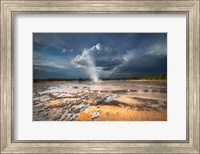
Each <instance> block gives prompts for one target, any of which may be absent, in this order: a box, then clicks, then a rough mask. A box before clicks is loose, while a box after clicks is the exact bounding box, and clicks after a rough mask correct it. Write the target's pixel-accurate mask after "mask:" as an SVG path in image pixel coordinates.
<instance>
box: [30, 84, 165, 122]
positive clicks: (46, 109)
mask: <svg viewBox="0 0 200 154" xmlns="http://www.w3.org/2000/svg"><path fill="white" fill-rule="evenodd" d="M160 83H162V84H160ZM163 83H166V81H157V80H156V81H151V82H150V81H123V82H118V81H105V82H102V83H99V84H95V83H91V82H81V83H80V82H73V83H69V82H40V83H34V89H33V120H34V121H166V120H167V88H166V84H165V85H163Z"/></svg>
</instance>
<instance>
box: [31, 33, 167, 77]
mask: <svg viewBox="0 0 200 154" xmlns="http://www.w3.org/2000/svg"><path fill="white" fill-rule="evenodd" d="M91 65H92V67H90V69H88V66H91ZM92 71H95V72H96V75H97V76H99V77H100V78H101V77H124V76H135V75H140V74H149V73H157V72H167V34H166V33H34V34H33V75H34V78H79V77H82V78H88V77H89V76H90V75H89V74H88V72H92Z"/></svg>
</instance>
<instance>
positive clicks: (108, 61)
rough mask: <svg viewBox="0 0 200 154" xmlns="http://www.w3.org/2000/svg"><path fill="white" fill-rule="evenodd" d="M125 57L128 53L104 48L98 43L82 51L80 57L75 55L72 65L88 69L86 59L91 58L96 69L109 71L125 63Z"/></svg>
mask: <svg viewBox="0 0 200 154" xmlns="http://www.w3.org/2000/svg"><path fill="white" fill-rule="evenodd" d="M127 56H128V53H127V52H126V51H120V50H117V49H111V48H108V47H104V46H103V45H101V44H100V43H98V44H96V45H94V46H92V47H91V48H89V49H84V50H83V52H82V54H81V55H77V56H76V57H75V58H74V59H73V60H72V63H73V64H75V65H78V66H83V67H88V65H89V64H88V58H91V60H92V61H94V63H95V66H96V67H99V68H101V69H102V70H106V71H111V70H113V69H115V68H116V67H118V66H120V65H122V64H123V63H124V62H126V61H127V58H126V57H127ZM131 58H132V57H131Z"/></svg>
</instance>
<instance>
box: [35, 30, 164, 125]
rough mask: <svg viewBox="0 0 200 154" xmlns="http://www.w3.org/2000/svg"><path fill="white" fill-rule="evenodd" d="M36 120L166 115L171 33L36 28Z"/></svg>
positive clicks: (160, 117)
mask: <svg viewBox="0 0 200 154" xmlns="http://www.w3.org/2000/svg"><path fill="white" fill-rule="evenodd" d="M33 121H167V33H33Z"/></svg>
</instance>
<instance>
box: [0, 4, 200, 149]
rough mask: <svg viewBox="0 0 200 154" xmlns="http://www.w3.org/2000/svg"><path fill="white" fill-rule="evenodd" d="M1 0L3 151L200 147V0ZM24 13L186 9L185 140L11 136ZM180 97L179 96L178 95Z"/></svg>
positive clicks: (130, 12) (148, 11)
mask: <svg viewBox="0 0 200 154" xmlns="http://www.w3.org/2000/svg"><path fill="white" fill-rule="evenodd" d="M0 2H1V33H0V35H1V45H0V46H1V49H0V50H1V52H0V57H1V65H0V67H1V68H0V72H1V73H0V79H1V83H0V91H1V94H0V100H1V105H0V106H1V107H0V108H1V118H0V119H1V130H0V134H1V153H200V146H199V145H200V138H199V132H200V129H199V128H200V127H199V124H200V123H199V107H200V106H199V92H200V91H199V89H200V85H199V78H200V76H199V75H200V73H199V71H200V67H199V66H200V65H199V55H200V52H199V41H200V40H199V34H200V33H199V28H200V25H199V21H200V20H199V14H200V9H199V4H200V1H199V0H184V1H180V0H159V1H158V0H145V1H143V0H142V1H139V0H126V1H123V0H113V1H110V0H108V1H104V0H84V1H79V0H77V1H73V0H48V1H46V0H40V1H37V0H0ZM25 13H32V14H34V13H37V14H40V13H43V14H44V13H46V14H50V13H51V14H57V13H79V14H82V13H96V14H99V13H101V14H102V13H127V14H133V13H137V14H141V13H142V14H163V13H169V14H180V13H182V14H186V16H187V19H186V20H187V24H186V25H187V27H186V29H187V32H186V33H187V34H186V49H187V59H186V63H187V71H186V72H187V74H186V80H187V83H186V92H187V101H186V104H187V113H186V115H187V116H186V117H187V118H186V123H187V126H186V128H187V129H186V134H187V139H186V140H184V141H179V140H173V141H165V140H159V141H158V140H151V141H148V140H147V141H146V140H143V141H136V140H133V141H130V140H121V141H118V140H117V141H110V140H103V141H96V140H94V141H91V140H88V141H83V140H82V141H79V140H76V141H59V140H56V141H47V140H46V141H45V140H42V141H39V140H38V141H31V140H28V141H26V140H24V141H21V140H20V141H16V140H14V138H13V132H14V129H15V128H14V125H13V119H14V118H13V109H14V102H15V100H14V97H13V96H14V90H13V89H14V88H13V87H14V79H13V72H14V70H13V69H14V68H13V63H14V62H13V58H14V54H13V48H14V47H13V40H14V35H13V27H14V26H15V25H14V23H13V20H14V18H15V15H16V14H25ZM174 97H176V96H174Z"/></svg>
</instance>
